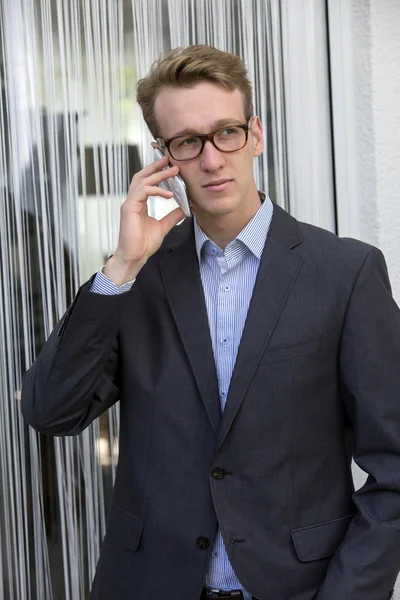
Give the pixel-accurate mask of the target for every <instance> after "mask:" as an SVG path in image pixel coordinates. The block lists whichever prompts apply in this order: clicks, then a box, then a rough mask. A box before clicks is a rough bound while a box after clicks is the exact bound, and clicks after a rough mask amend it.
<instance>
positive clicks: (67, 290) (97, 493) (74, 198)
mask: <svg viewBox="0 0 400 600" xmlns="http://www.w3.org/2000/svg"><path fill="white" fill-rule="evenodd" d="M296 2H297V0H296ZM283 5H286V2H281V1H280V0H253V1H250V0H132V1H131V0H84V1H82V0H68V2H66V1H65V0H2V2H1V4H0V67H1V70H0V75H1V96H0V280H1V287H0V404H1V406H0V482H1V487H0V600H30V599H37V600H49V599H53V598H54V599H63V598H65V599H67V600H82V599H83V598H85V597H87V595H88V589H89V585H90V582H91V580H92V578H93V576H94V571H95V565H96V561H97V557H98V554H99V548H100V543H101V540H102V537H103V535H104V530H105V519H106V513H107V506H108V502H109V498H110V491H111V488H112V484H113V481H114V476H115V468H116V463H117V460H118V425H119V421H118V419H119V413H118V407H114V408H113V409H112V410H110V411H109V412H108V414H107V415H104V416H103V417H102V418H100V419H99V420H98V421H97V422H95V423H94V424H93V425H92V426H90V427H89V428H88V429H87V430H86V431H85V432H84V433H83V434H81V435H80V436H79V437H77V438H56V439H53V438H50V437H47V436H44V435H41V434H38V433H36V432H35V431H33V430H32V429H30V428H28V427H27V426H26V425H25V424H24V422H23V420H22V418H21V415H20V410H19V402H20V390H21V380H22V373H23V372H24V371H25V370H26V369H27V368H28V367H29V366H30V364H31V363H32V361H34V360H35V357H36V356H37V354H38V352H39V351H40V348H41V346H42V345H43V343H44V341H45V339H46V338H47V336H48V335H49V333H50V332H51V330H52V328H53V327H54V325H55V323H56V322H57V320H58V319H59V318H60V316H61V315H62V314H63V312H64V311H65V310H66V308H67V306H68V304H69V303H70V302H71V299H72V298H73V296H74V294H75V293H76V290H77V288H78V287H79V285H80V284H81V283H82V282H83V281H85V280H86V279H87V278H88V277H89V276H90V275H91V273H92V272H95V271H97V269H98V268H99V267H100V266H101V265H102V264H104V261H105V260H106V257H107V256H108V254H109V253H110V252H112V250H113V248H114V247H115V244H116V240H117V233H118V221H119V206H120V204H121V201H122V200H123V198H124V195H125V193H126V190H127V189H128V184H129V181H130V178H131V177H132V175H133V174H134V173H135V172H136V171H137V170H139V169H140V168H141V167H142V166H144V164H147V163H148V162H150V161H151V160H153V155H152V152H151V150H150V141H151V138H150V136H149V134H148V132H147V131H146V128H145V126H144V124H143V122H142V119H141V116H140V114H139V111H138V107H137V106H136V104H135V84H136V81H137V80H138V78H139V77H141V76H143V75H144V74H145V73H146V72H147V71H148V68H149V66H150V64H151V63H152V61H153V60H154V59H156V58H157V57H158V56H159V54H161V53H162V52H164V53H165V52H166V51H167V50H168V49H169V48H171V47H175V46H178V45H187V44H191V43H207V44H213V45H215V46H217V47H219V48H221V49H225V50H229V51H232V52H237V53H239V54H240V55H242V56H243V57H244V59H245V61H246V64H247V66H248V68H249V72H250V76H251V79H252V81H253V83H254V85H255V104H256V111H257V114H259V115H260V116H261V119H262V121H263V123H264V126H265V136H266V140H267V146H268V148H267V151H266V152H265V154H264V155H263V157H261V158H260V159H259V160H258V162H257V165H256V177H257V181H258V183H259V186H260V188H262V189H264V190H266V191H269V193H270V195H271V196H272V198H273V199H274V200H275V201H277V202H278V203H279V204H281V205H282V206H286V207H287V206H288V198H289V192H290V190H289V184H288V181H289V179H288V173H287V163H288V157H287V153H288V149H287V146H286V139H287V136H286V130H285V128H286V121H285V111H286V109H287V104H285V102H287V100H286V101H285V96H284V88H283V84H284V73H285V68H284V63H283V44H284V40H283V39H282V35H281V32H282V30H284V27H283V25H282V6H283ZM286 8H287V7H286ZM328 109H329V107H328V108H327V110H328ZM173 205H174V203H173V202H172V201H171V202H169V201H165V200H162V199H160V198H153V199H151V201H150V208H151V211H152V213H153V214H155V215H156V216H161V215H163V214H165V212H167V211H169V210H170V209H171V207H172V206H173Z"/></svg>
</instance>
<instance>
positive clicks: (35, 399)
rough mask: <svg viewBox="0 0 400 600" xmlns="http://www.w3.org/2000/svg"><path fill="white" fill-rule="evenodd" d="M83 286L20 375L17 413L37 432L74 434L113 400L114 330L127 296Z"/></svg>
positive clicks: (115, 378) (115, 377)
mask: <svg viewBox="0 0 400 600" xmlns="http://www.w3.org/2000/svg"><path fill="white" fill-rule="evenodd" d="M91 283H92V282H91V281H89V282H88V283H86V284H84V285H83V286H82V287H81V288H80V290H79V292H78V294H77V296H76V298H75V300H74V302H73V303H72V305H71V306H70V308H69V309H68V311H67V312H66V313H65V315H64V316H63V317H62V319H61V320H60V321H59V323H58V324H57V325H56V327H55V328H54V330H53V332H52V333H51V335H50V337H49V338H48V340H47V342H46V344H45V345H44V347H43V349H42V351H41V352H40V354H39V356H38V358H37V359H36V361H35V362H34V363H33V365H32V366H31V367H30V369H29V370H28V371H27V372H26V373H25V374H24V377H23V382H22V398H21V410H22V414H23V417H24V419H25V421H26V422H27V423H28V424H29V425H31V426H32V427H33V428H34V429H36V430H37V431H40V432H42V433H48V434H51V435H75V434H78V433H80V432H81V431H83V429H85V428H86V427H87V426H88V425H89V424H90V423H91V422H92V421H93V420H94V419H95V418H96V417H98V416H100V415H101V414H102V413H103V412H105V411H106V410H107V409H108V408H110V406H112V405H113V404H114V403H115V402H117V400H118V396H119V390H118V336H117V334H118V330H119V327H120V323H121V320H122V317H123V314H124V311H125V307H126V305H127V303H128V301H129V295H130V292H127V293H125V294H120V295H114V296H103V295H100V294H95V293H92V292H90V291H89V289H90V285H91Z"/></svg>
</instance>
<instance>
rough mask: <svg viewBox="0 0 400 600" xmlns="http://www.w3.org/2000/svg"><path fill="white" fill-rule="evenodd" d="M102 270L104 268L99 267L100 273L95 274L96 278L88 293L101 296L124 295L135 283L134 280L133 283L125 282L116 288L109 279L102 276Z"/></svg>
mask: <svg viewBox="0 0 400 600" xmlns="http://www.w3.org/2000/svg"><path fill="white" fill-rule="evenodd" d="M103 268H104V267H101V269H100V271H98V273H96V277H95V278H94V280H93V283H92V285H91V286H90V290H89V291H90V292H94V293H95V294H102V295H103V296H115V295H116V294H124V293H125V292H129V290H130V289H131V287H132V285H133V284H134V283H135V280H134V279H133V281H127V282H126V283H123V284H122V285H120V286H116V285H115V283H113V282H112V281H111V279H109V278H108V277H107V276H106V275H104V273H103Z"/></svg>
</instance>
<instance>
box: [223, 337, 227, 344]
mask: <svg viewBox="0 0 400 600" xmlns="http://www.w3.org/2000/svg"><path fill="white" fill-rule="evenodd" d="M222 343H223V345H224V346H226V345H227V343H228V338H226V337H224V338H222Z"/></svg>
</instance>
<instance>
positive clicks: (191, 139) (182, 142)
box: [178, 137, 199, 147]
mask: <svg viewBox="0 0 400 600" xmlns="http://www.w3.org/2000/svg"><path fill="white" fill-rule="evenodd" d="M198 141H199V138H197V137H187V138H183V139H182V140H180V141H179V144H178V147H181V146H191V145H192V144H196V143H197V142H198Z"/></svg>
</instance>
